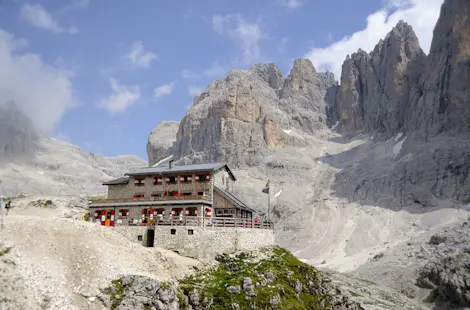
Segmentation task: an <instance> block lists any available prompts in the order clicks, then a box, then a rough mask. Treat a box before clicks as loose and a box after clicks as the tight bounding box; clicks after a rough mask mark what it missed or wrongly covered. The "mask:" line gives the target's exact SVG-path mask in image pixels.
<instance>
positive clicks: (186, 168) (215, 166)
mask: <svg viewBox="0 0 470 310" xmlns="http://www.w3.org/2000/svg"><path fill="white" fill-rule="evenodd" d="M222 168H225V170H226V171H227V173H228V174H229V175H230V177H231V178H232V180H234V181H236V180H237V179H236V178H235V175H234V174H233V173H232V171H231V170H230V168H229V167H228V165H227V164H226V163H207V164H193V165H182V166H177V165H175V166H172V167H171V169H170V168H169V167H149V168H141V169H137V170H134V171H131V172H128V173H126V174H125V175H126V176H137V175H165V174H173V173H181V172H198V171H212V172H215V171H218V170H220V169H222Z"/></svg>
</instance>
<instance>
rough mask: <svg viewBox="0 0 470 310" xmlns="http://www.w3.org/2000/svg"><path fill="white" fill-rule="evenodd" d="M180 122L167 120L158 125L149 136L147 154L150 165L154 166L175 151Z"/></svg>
mask: <svg viewBox="0 0 470 310" xmlns="http://www.w3.org/2000/svg"><path fill="white" fill-rule="evenodd" d="M179 124H180V122H175V121H166V122H162V123H161V124H160V125H158V126H157V127H156V128H155V129H154V130H152V132H151V133H150V136H149V138H148V143H147V155H148V158H149V165H150V166H153V165H155V164H156V163H158V162H159V161H161V160H163V159H165V158H166V157H168V156H169V155H171V154H172V153H173V142H174V141H175V139H176V134H177V133H178V128H179Z"/></svg>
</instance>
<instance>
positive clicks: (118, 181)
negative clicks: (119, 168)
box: [103, 176, 129, 185]
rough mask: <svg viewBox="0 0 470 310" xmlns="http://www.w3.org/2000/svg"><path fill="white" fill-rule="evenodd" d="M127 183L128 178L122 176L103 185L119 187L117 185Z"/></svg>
mask: <svg viewBox="0 0 470 310" xmlns="http://www.w3.org/2000/svg"><path fill="white" fill-rule="evenodd" d="M127 183H129V177H128V176H124V177H120V178H118V179H115V180H111V181H107V182H103V185H119V184H127Z"/></svg>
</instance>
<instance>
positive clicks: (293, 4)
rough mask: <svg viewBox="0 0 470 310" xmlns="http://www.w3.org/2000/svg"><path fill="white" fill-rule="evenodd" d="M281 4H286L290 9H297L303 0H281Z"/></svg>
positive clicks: (302, 3)
mask: <svg viewBox="0 0 470 310" xmlns="http://www.w3.org/2000/svg"><path fill="white" fill-rule="evenodd" d="M280 3H281V5H283V6H286V7H288V8H290V9H297V8H300V7H301V6H302V5H304V4H305V3H304V1H301V0H281V2H280Z"/></svg>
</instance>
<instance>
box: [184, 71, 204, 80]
mask: <svg viewBox="0 0 470 310" xmlns="http://www.w3.org/2000/svg"><path fill="white" fill-rule="evenodd" d="M181 76H182V77H183V79H188V80H197V79H199V78H201V75H200V74H197V73H195V72H192V71H190V70H183V71H181Z"/></svg>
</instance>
